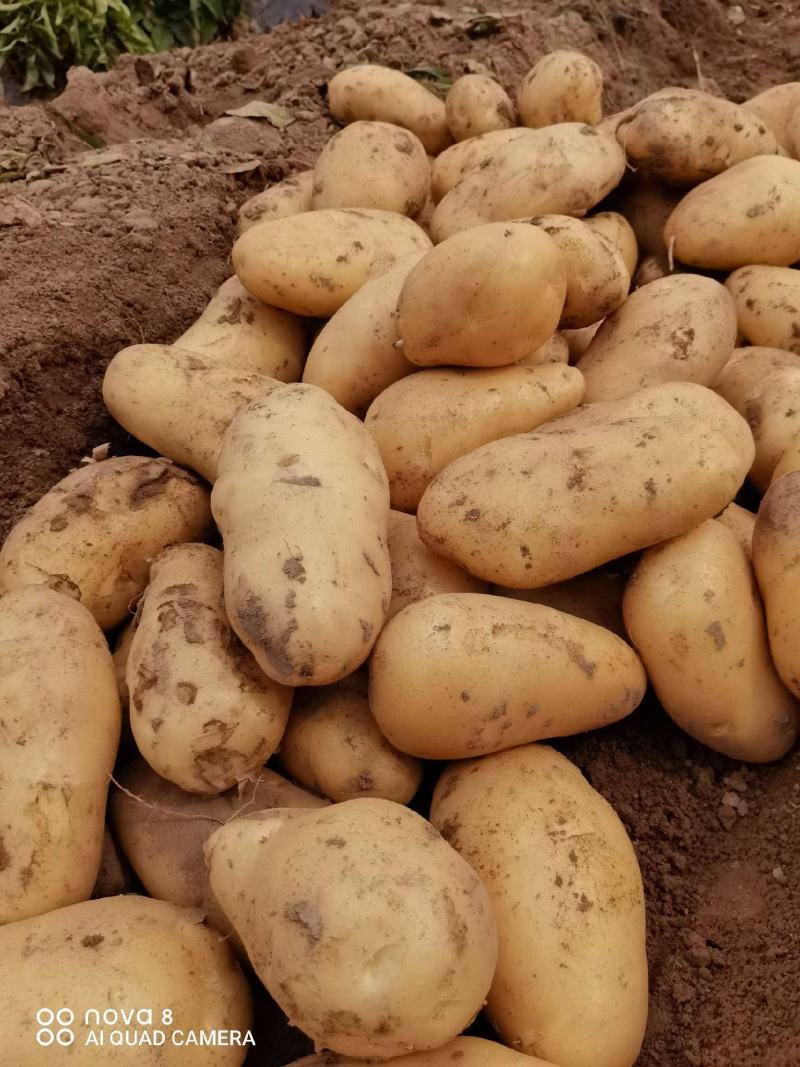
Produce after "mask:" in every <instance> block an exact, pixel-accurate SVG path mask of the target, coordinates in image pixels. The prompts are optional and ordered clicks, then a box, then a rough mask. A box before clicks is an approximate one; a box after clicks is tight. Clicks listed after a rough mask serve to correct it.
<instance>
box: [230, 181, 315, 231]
mask: <svg viewBox="0 0 800 1067" xmlns="http://www.w3.org/2000/svg"><path fill="white" fill-rule="evenodd" d="M313 187H314V171H313V170H301V171H300V172H299V173H298V174H292V175H291V177H289V178H284V179H283V181H281V182H276V183H275V184H274V185H268V186H267V188H266V189H265V190H264V191H263V192H262V193H256V195H255V196H251V197H250V199H249V200H245V202H244V203H243V204H242V206H241V207H240V208H239V217H238V221H237V223H236V236H237V237H240V236H241V235H242V234H243V233H244V232H245V230H249V229H250V227H251V226H255V225H256V224H257V223H259V222H268V221H269V220H271V219H285V218H287V217H288V216H289V215H301V214H302V213H303V212H304V211H311V197H312V189H313Z"/></svg>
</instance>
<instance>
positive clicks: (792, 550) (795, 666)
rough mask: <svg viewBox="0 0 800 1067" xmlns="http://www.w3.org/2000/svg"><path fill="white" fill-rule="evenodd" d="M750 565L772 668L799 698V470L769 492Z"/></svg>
mask: <svg viewBox="0 0 800 1067" xmlns="http://www.w3.org/2000/svg"><path fill="white" fill-rule="evenodd" d="M753 565H754V567H755V571H756V575H757V577H758V584H759V586H760V588H761V595H762V596H763V598H764V607H765V608H766V611H767V627H768V633H769V645H770V650H771V652H772V658H773V660H774V662H775V668H776V670H777V671H778V674H779V675H780V677H781V680H782V681H783V684H784V685H785V686H787V687H788V688H789V689H790V690H791V691H792V693H794V695H795V696H796V697H800V471H792V472H791V473H789V474H784V476H783V477H782V478H779V479H778V480H777V481H776V482H773V484H772V485H771V486H770V487H769V489H768V490H767V492H766V495H765V496H764V499H763V500H762V501H761V507H760V508H759V509H758V518H757V519H756V525H755V530H754V531H753Z"/></svg>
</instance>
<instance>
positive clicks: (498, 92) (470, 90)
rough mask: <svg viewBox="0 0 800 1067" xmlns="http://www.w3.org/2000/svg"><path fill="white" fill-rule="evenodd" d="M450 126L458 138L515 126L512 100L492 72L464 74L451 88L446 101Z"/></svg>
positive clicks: (466, 137)
mask: <svg viewBox="0 0 800 1067" xmlns="http://www.w3.org/2000/svg"><path fill="white" fill-rule="evenodd" d="M444 107H445V115H446V117H447V125H448V126H449V127H450V132H451V133H452V135H453V137H454V138H455V139H456V141H466V140H468V139H469V138H470V137H479V136H480V135H481V134H482V133H491V132H492V131H493V130H508V129H511V128H512V127H513V126H514V125H515V124H516V121H517V115H516V111H515V109H514V105H513V104H512V103H511V99H510V97H509V95H508V93H507V92H506V91H505V89H504V88H503V87H502V85H500V84H499V82H496V81H495V80H494V78H490V77H489V75H488V74H464V75H463V76H462V77H460V78H457V79H456V80H455V81H454V82H453V84H452V86H451V87H450V89H449V91H448V93H447V97H446V99H445V102H444Z"/></svg>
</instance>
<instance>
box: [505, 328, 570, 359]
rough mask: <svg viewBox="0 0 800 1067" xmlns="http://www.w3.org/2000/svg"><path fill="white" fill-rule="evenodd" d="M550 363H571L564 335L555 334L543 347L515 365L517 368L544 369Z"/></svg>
mask: <svg viewBox="0 0 800 1067" xmlns="http://www.w3.org/2000/svg"><path fill="white" fill-rule="evenodd" d="M548 363H569V344H568V343H567V339H566V337H565V336H564V334H563V333H560V332H559V333H554V334H553V336H552V337H550V338H549V339H548V340H547V341H545V343H544V344H543V345H539V347H538V348H535V349H534V350H533V352H530V353H528V355H527V356H525V358H524V359H519V360H517V362H516V363H515V364H514V366H516V367H543V366H545V365H546V364H548Z"/></svg>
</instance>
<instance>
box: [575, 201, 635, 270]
mask: <svg viewBox="0 0 800 1067" xmlns="http://www.w3.org/2000/svg"><path fill="white" fill-rule="evenodd" d="M583 221H584V222H585V223H586V225H587V226H588V227H589V228H590V229H592V230H595V231H596V232H597V233H602V234H603V236H604V237H607V238H608V239H609V241H611V243H612V244H613V245H615V247H616V248H618V249H619V251H620V254H621V256H622V258H623V260H624V262H625V266H626V267H627V269H628V274H630V275H631V276H632V275H633V272H634V271H635V270H636V264H637V263H638V262H639V245H638V243H637V241H636V234H635V233H634V230H633V227H632V226H631V224H630V223H629V222H628V220H627V219H626V218H625V216H624V215H620V213H619V212H618V211H598V212H596V213H595V214H594V215H587V216H586V217H585V218H584V220H583Z"/></svg>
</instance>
